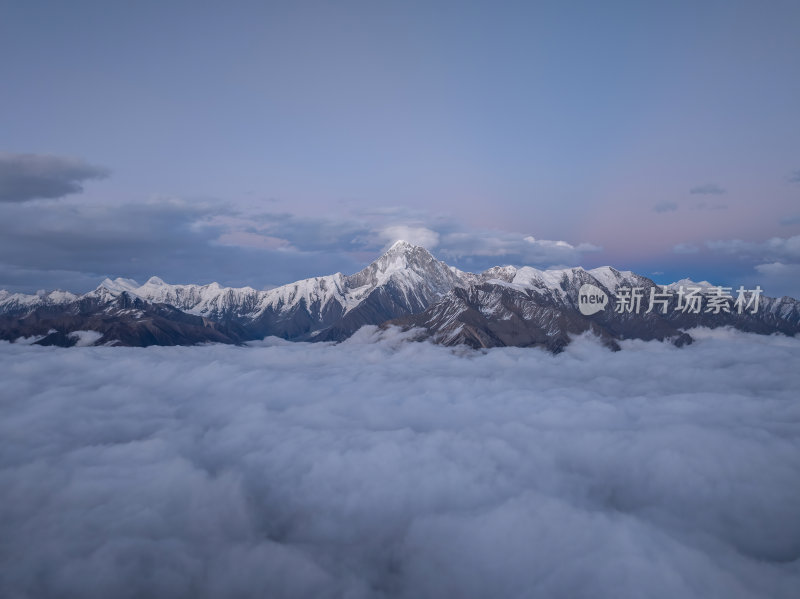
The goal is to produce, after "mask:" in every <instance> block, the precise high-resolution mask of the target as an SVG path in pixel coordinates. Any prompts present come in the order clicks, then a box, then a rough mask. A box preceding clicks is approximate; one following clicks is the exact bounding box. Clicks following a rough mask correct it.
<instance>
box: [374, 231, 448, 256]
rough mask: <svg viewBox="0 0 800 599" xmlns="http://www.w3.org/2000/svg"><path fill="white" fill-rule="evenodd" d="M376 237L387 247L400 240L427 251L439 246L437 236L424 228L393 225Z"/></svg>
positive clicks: (434, 232)
mask: <svg viewBox="0 0 800 599" xmlns="http://www.w3.org/2000/svg"><path fill="white" fill-rule="evenodd" d="M378 236H379V237H380V239H382V240H383V241H384V242H385V243H386V244H387V245H391V244H392V243H394V242H395V241H400V240H404V241H407V242H408V243H413V244H414V245H419V246H422V247H424V248H426V249H428V250H432V249H433V248H435V247H436V246H437V245H439V234H438V233H437V232H436V231H432V230H431V229H428V228H426V227H414V226H409V225H393V226H391V227H386V228H384V229H382V230H381V231H380V232H379V234H378Z"/></svg>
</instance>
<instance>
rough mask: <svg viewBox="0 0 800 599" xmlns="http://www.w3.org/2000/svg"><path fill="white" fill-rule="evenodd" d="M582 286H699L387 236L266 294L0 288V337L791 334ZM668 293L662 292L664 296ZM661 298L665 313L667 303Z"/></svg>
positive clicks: (107, 283) (776, 320)
mask: <svg viewBox="0 0 800 599" xmlns="http://www.w3.org/2000/svg"><path fill="white" fill-rule="evenodd" d="M584 284H591V285H594V286H596V287H597V288H599V289H601V290H604V292H605V293H606V294H607V295H608V296H609V297H613V296H614V293H615V292H616V290H617V289H619V288H640V289H642V290H643V292H644V295H645V296H647V295H648V294H649V293H650V290H651V289H654V290H655V291H657V292H663V291H672V292H675V291H677V289H678V288H679V287H680V286H694V287H699V288H701V289H702V292H703V293H710V291H711V289H712V286H711V285H710V284H709V283H707V282H705V281H704V282H702V283H693V282H691V281H689V280H688V279H687V280H683V281H678V282H677V283H674V284H672V285H667V286H663V287H662V286H658V285H656V283H654V282H653V281H652V280H650V279H648V278H647V277H643V276H640V275H637V274H635V273H633V272H630V271H619V270H616V269H614V268H611V267H609V266H605V267H601V268H595V269H593V270H584V269H583V268H580V267H576V268H568V269H560V270H538V269H535V268H531V267H522V268H515V267H513V266H497V267H494V268H490V269H489V270H486V271H484V272H482V273H477V274H473V273H467V272H462V271H460V270H458V269H456V268H453V267H450V266H448V265H447V264H445V263H444V262H441V261H439V260H437V259H436V258H434V257H433V256H432V255H431V254H430V252H428V251H427V250H425V249H424V248H421V247H417V246H414V245H411V244H409V243H407V242H404V241H399V242H397V243H395V244H394V245H393V246H392V247H390V248H389V249H388V250H387V251H386V253H384V254H383V255H382V256H380V257H379V258H378V259H377V260H375V261H374V262H373V263H371V264H370V265H369V266H367V267H366V268H364V269H363V270H361V271H359V272H357V273H355V274H353V275H349V276H348V275H343V274H342V273H336V274H333V275H327V276H321V277H314V278H310V279H305V280H302V281H297V282H295V283H291V284H289V285H283V286H281V287H277V288H274V289H270V290H267V291H259V290H256V289H253V288H251V287H241V288H232V287H222V286H220V285H219V284H217V283H210V284H207V285H194V284H189V285H172V284H168V283H166V282H164V281H163V280H161V279H160V278H158V277H151V278H150V279H149V280H148V281H147V282H145V283H144V284H142V285H140V284H139V283H138V282H136V281H134V280H132V279H123V278H117V279H113V280H111V279H106V280H104V281H103V282H102V283H101V284H100V285H99V286H98V287H97V288H96V289H94V290H93V291H91V292H89V293H86V294H84V295H80V296H78V295H75V294H72V293H69V292H66V291H54V292H51V293H44V292H40V293H38V294H35V295H23V294H10V293H8V292H5V291H0V338H4V339H11V340H13V339H16V338H18V337H25V338H30V339H34V340H35V341H36V342H39V343H45V344H47V343H56V344H59V345H69V344H71V342H70V339H72V338H71V337H70V334H71V333H73V332H74V331H85V330H91V331H97V332H99V333H102V337H101V338H99V339H98V340H97V342H96V343H97V344H103V343H110V344H113V343H120V344H126V345H150V344H184V343H197V342H202V341H222V342H228V343H238V342H242V341H246V340H251V339H260V338H263V337H265V336H267V335H276V336H279V337H283V338H285V339H291V340H311V341H323V340H324V341H341V340H343V339H346V338H347V337H349V336H350V335H351V334H352V333H353V332H355V331H356V330H357V329H358V328H360V327H361V326H363V325H367V324H372V325H384V324H387V323H391V324H398V325H400V326H404V327H420V328H422V329H424V330H425V331H426V332H427V335H429V336H430V337H431V338H432V339H434V340H435V341H437V342H440V343H444V344H449V345H452V344H467V345H471V346H474V347H490V346H497V345H520V346H527V345H541V346H545V347H548V348H550V349H551V350H554V351H558V350H559V349H561V348H562V347H564V346H565V345H566V344H567V343H568V342H569V340H570V336H571V335H574V334H578V333H581V332H584V331H587V330H590V331H593V332H595V333H596V334H597V335H598V336H599V337H600V338H601V339H603V340H604V341H605V342H606V343H607V344H608V345H609V346H610V347H615V346H616V341H615V340H617V339H621V338H629V337H637V338H643V339H651V338H658V339H671V340H673V341H674V342H675V343H677V344H682V343H686V342H688V341H690V338H689V337H688V336H687V335H686V334H685V333H684V332H683V329H685V328H691V327H692V326H698V325H706V326H720V325H723V324H730V325H733V326H737V327H738V328H743V329H745V330H752V331H754V332H765V333H766V332H775V331H780V332H784V333H789V334H793V333H794V332H797V331H798V329H800V311H799V310H798V302H797V301H796V300H794V299H792V298H781V299H770V298H762V300H761V302H762V303H761V306H762V307H761V311H760V313H759V314H758V315H746V314H741V315H740V314H722V315H716V314H710V315H706V314H685V313H682V312H680V311H675V310H670V311H669V313H658V312H655V313H648V314H631V313H625V312H623V313H616V312H615V311H614V310H611V309H609V310H605V311H603V312H600V313H598V314H595V315H593V316H591V317H587V316H584V315H583V314H581V313H580V311H579V310H578V304H577V302H578V291H579V289H580V288H581V286H582V285H584ZM673 295H674V294H673ZM671 301H673V304H672V305H671V307H672V308H674V299H673V300H671Z"/></svg>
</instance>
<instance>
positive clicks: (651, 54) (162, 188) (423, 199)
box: [0, 1, 800, 296]
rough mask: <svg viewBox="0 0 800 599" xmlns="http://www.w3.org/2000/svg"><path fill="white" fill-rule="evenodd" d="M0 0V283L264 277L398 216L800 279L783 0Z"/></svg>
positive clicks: (798, 77) (431, 236) (788, 20)
mask: <svg viewBox="0 0 800 599" xmlns="http://www.w3.org/2000/svg"><path fill="white" fill-rule="evenodd" d="M0 11H2V13H1V14H0V56H2V57H3V58H2V59H0V77H2V81H3V82H4V85H3V88H4V92H3V93H2V94H0V223H2V224H0V288H1V287H5V288H9V289H14V290H31V289H34V290H35V289H37V288H41V287H48V288H49V287H68V288H72V289H75V290H80V289H83V288H88V287H91V286H93V285H95V284H96V283H97V282H99V280H100V279H102V278H103V277H105V276H107V275H111V276H129V277H134V278H140V279H141V278H147V277H148V276H150V275H152V274H157V275H159V276H162V278H164V279H165V280H168V281H171V282H188V281H193V282H194V281H197V282H207V281H211V280H218V281H220V282H222V283H226V284H235V285H240V284H251V285H253V286H256V287H264V286H270V285H275V284H280V283H285V282H289V281H291V280H295V279H297V278H300V277H305V276H311V275H315V274H323V273H328V272H333V271H337V270H341V271H343V272H352V271H354V270H356V269H358V268H359V267H360V266H361V265H363V264H364V263H365V262H367V261H369V260H370V259H372V258H373V257H374V256H375V255H377V253H379V252H380V251H381V249H382V248H383V247H384V246H385V245H386V244H387V243H390V242H391V241H393V240H394V238H396V237H397V236H398V235H403V236H404V237H408V238H409V240H410V241H417V242H419V243H422V244H424V245H426V246H427V247H429V249H431V251H433V253H434V254H436V255H437V256H438V257H440V258H442V259H445V260H447V261H448V262H449V263H452V264H455V265H458V266H460V267H463V268H468V269H481V268H485V267H488V266H491V265H493V264H498V263H513V264H531V265H534V266H538V267H548V266H563V265H570V266H571V265H577V264H581V265H583V266H586V267H593V266H599V265H603V264H611V265H614V266H617V267H619V268H626V269H627V268H629V269H633V270H636V271H637V272H640V273H642V274H645V275H649V276H652V277H653V278H654V279H656V280H661V281H669V280H674V279H678V278H682V277H684V276H690V277H693V278H698V279H711V280H714V281H715V282H720V283H725V284H733V285H736V284H739V283H747V284H755V283H760V284H761V285H762V287H764V288H765V289H766V291H767V292H768V293H771V294H773V295H780V294H783V293H791V294H793V295H795V296H798V295H800V284H798V283H797V282H798V281H800V35H798V33H797V32H798V31H800V4H798V3H797V2H781V1H775V2H768V3H764V2H731V1H728V2H670V3H658V4H656V3H651V2H605V3H598V2H521V3H513V2H506V3H489V2H485V3H483V2H475V3H469V2H452V3H450V2H420V3H414V2H403V3H399V2H397V3H390V2H339V3H313V2H312V3H308V2H292V3H277V2H275V3H267V2H253V3H247V2H235V3H222V2H218V3H214V2H206V3H195V2H192V3H188V2H187V3H184V2H139V3H135V4H129V3H116V2H80V1H75V2H69V3H62V2H36V1H26V2H15V1H7V2H5V3H4V4H3V8H2V9H0ZM54 180H57V182H59V183H60V184H61V186H60V187H59V185H55V186H54V185H53V181H54ZM43 181H44V182H46V183H48V185H47V186H45V187H42V186H41V185H42V182H43ZM45 188H46V189H47V190H48V191H47V193H45V192H44V191H42V190H43V189H45ZM59 189H60V190H61V191H64V193H62V194H60V195H59V193H58V190H59ZM45 196H46V197H45ZM654 273H658V274H654Z"/></svg>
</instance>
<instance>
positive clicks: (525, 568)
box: [0, 328, 800, 599]
mask: <svg viewBox="0 0 800 599" xmlns="http://www.w3.org/2000/svg"><path fill="white" fill-rule="evenodd" d="M412 335H413V334H412ZM695 336H696V337H698V339H699V340H698V342H697V343H696V344H694V345H692V346H690V347H687V348H682V349H677V348H674V347H672V346H670V345H665V344H660V343H645V342H640V341H632V342H626V343H625V345H626V347H625V350H624V351H622V352H617V353H611V352H608V351H607V350H605V349H603V348H601V347H599V346H598V345H597V344H596V343H595V342H593V341H592V340H591V339H583V340H579V341H578V342H576V343H573V344H571V345H570V346H568V347H567V349H566V351H565V352H564V353H562V354H560V355H558V356H552V355H550V354H547V353H545V352H541V351H537V350H530V349H515V348H507V349H498V350H491V351H487V352H483V353H478V352H472V351H466V350H450V349H447V348H442V347H436V346H432V345H429V344H427V343H404V342H402V337H403V335H398V334H397V333H396V332H395V331H388V332H378V331H376V330H375V329H374V328H372V329H365V330H363V331H362V332H361V333H360V335H359V336H357V337H356V338H355V339H353V340H352V341H351V342H348V343H344V344H341V345H338V346H330V345H307V344H287V343H285V342H281V341H280V340H274V339H269V340H267V341H266V342H264V343H261V344H255V345H256V346H254V347H230V346H217V345H213V346H205V347H193V348H163V347H153V348H145V349H142V348H77V349H75V348H73V349H69V350H61V349H56V348H42V347H37V346H20V345H11V344H6V343H3V344H0V380H2V381H3V385H2V387H1V388H0V439H2V440H3V441H2V451H0V560H2V564H1V565H2V572H3V575H2V576H0V595H2V596H9V597H14V596H19V597H24V596H29V597H30V596H41V597H45V596H80V597H84V598H87V599H92V598H93V597H112V596H113V597H124V596H152V597H156V596H157V597H193V598H200V599H202V598H203V597H219V596H238V597H263V596H270V597H344V596H347V597H354V598H355V597H388V596H393V597H444V596H450V597H510V596H540V597H582V596H584V597H585V596H591V597H598V598H602V597H614V598H617V597H644V596H647V597H656V598H660V597H663V598H669V599H673V598H674V597H708V596H720V597H723V596H724V597H740V598H742V597H774V598H782V597H794V596H795V595H796V590H797V588H798V586H800V573H798V570H797V568H794V567H792V563H793V562H794V561H796V560H797V559H798V551H799V549H798V547H800V545H799V544H798V543H800V507H798V503H797V497H798V496H800V477H798V472H800V425H798V423H799V422H800V412H799V411H798V409H799V408H800V404H798V398H797V392H796V390H797V388H798V387H800V370H798V369H797V367H796V365H797V363H798V359H800V340H798V339H792V338H779V337H761V336H749V335H744V334H740V333H736V332H730V331H720V330H717V331H713V332H711V333H709V334H708V335H703V334H696V335H695ZM376 338H379V339H380V340H379V342H377V343H375V339H376Z"/></svg>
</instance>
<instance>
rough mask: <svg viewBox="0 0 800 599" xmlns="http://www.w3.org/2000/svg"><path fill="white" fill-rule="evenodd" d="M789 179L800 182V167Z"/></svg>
mask: <svg viewBox="0 0 800 599" xmlns="http://www.w3.org/2000/svg"><path fill="white" fill-rule="evenodd" d="M789 181H790V182H792V183H800V169H798V170H796V171H794V172H793V173H792V174H791V175H789Z"/></svg>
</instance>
